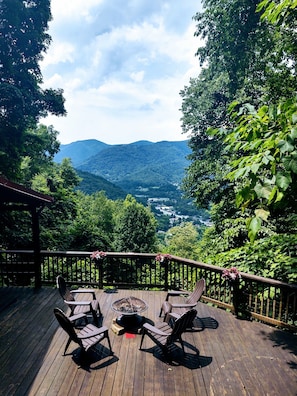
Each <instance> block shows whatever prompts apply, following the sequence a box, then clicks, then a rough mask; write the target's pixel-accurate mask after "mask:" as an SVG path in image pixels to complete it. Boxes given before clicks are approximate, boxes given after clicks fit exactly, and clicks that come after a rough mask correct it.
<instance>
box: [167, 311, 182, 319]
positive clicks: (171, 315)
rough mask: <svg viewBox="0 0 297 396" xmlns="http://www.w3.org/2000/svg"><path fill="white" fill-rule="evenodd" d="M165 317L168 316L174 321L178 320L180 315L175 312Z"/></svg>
mask: <svg viewBox="0 0 297 396" xmlns="http://www.w3.org/2000/svg"><path fill="white" fill-rule="evenodd" d="M167 315H168V316H170V317H171V318H173V319H175V320H176V319H179V318H180V315H179V314H178V313H176V312H168V314H167Z"/></svg>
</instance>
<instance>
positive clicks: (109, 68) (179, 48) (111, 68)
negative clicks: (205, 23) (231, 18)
mask: <svg viewBox="0 0 297 396" xmlns="http://www.w3.org/2000/svg"><path fill="white" fill-rule="evenodd" d="M51 9H52V16H53V20H52V21H51V22H50V29H49V34H50V35H51V36H52V43H51V45H50V48H49V49H48V51H47V54H46V55H45V57H44V60H43V61H42V63H41V70H42V74H43V79H44V87H51V88H62V89H63V90H64V97H65V99H66V103H65V106H66V110H67V113H68V114H67V116H66V117H53V116H50V117H47V118H46V119H43V120H41V122H42V123H43V124H46V125H53V126H54V128H55V129H56V130H57V131H59V137H58V139H59V140H60V142H61V143H62V144H67V143H70V142H74V141H77V140H85V139H97V140H100V141H102V142H105V143H108V144H120V143H131V142H135V141H137V140H150V141H153V142H156V141H161V140H185V139H187V138H188V136H186V135H184V134H182V130H181V121H180V118H181V116H182V113H181V112H180V110H179V109H180V107H181V97H180V95H179V92H180V90H182V89H183V88H184V86H185V85H188V83H189V80H190V78H191V77H196V76H197V75H198V74H199V62H198V59H197V57H195V52H196V51H197V48H198V47H199V45H200V41H199V39H198V38H197V37H194V32H195V23H194V21H193V20H192V17H193V15H195V13H196V12H198V11H200V10H201V5H200V0H196V1H195V0H167V1H165V0H125V1H123V0H63V1H61V0H51Z"/></svg>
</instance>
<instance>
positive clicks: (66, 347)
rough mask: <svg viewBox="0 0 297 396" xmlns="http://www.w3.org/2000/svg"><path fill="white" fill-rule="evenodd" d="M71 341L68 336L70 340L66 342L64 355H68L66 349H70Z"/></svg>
mask: <svg viewBox="0 0 297 396" xmlns="http://www.w3.org/2000/svg"><path fill="white" fill-rule="evenodd" d="M70 343H71V338H70V337H69V338H68V341H67V343H66V346H65V349H64V356H65V355H66V351H67V349H68V347H69V345H70Z"/></svg>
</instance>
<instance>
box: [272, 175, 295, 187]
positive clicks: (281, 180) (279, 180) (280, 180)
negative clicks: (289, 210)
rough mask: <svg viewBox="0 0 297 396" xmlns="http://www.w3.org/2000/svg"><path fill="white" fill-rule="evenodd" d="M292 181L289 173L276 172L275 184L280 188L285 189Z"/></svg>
mask: <svg viewBox="0 0 297 396" xmlns="http://www.w3.org/2000/svg"><path fill="white" fill-rule="evenodd" d="M291 183H292V178H291V175H290V173H288V172H287V173H280V172H278V173H277V174H276V179H275V184H276V185H277V186H278V187H279V188H280V189H282V190H286V189H287V188H288V187H289V185H290V184H291Z"/></svg>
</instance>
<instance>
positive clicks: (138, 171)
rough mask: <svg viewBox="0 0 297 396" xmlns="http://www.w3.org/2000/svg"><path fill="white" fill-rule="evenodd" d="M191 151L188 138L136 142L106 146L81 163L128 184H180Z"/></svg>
mask: <svg viewBox="0 0 297 396" xmlns="http://www.w3.org/2000/svg"><path fill="white" fill-rule="evenodd" d="M189 153H190V148H189V147H188V142H187V141H180V142H168V141H163V142H158V143H150V142H146V141H145V142H136V143H132V144H122V145H114V146H108V147H106V148H103V149H102V150H100V151H99V152H98V153H96V154H95V155H93V156H92V157H90V158H89V159H87V160H85V162H84V163H83V164H81V165H79V166H78V167H77V168H78V169H79V170H82V171H85V172H89V173H93V174H95V175H98V176H102V177H104V178H105V179H107V180H109V181H110V182H112V183H115V184H117V185H120V186H121V187H122V188H125V184H126V183H127V184H131V182H133V184H138V185H139V184H140V185H142V186H152V185H160V184H167V183H169V184H180V182H181V180H182V178H183V176H184V172H185V168H186V167H187V166H188V165H189V162H188V160H187V158H186V157H187V155H188V154H189Z"/></svg>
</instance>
